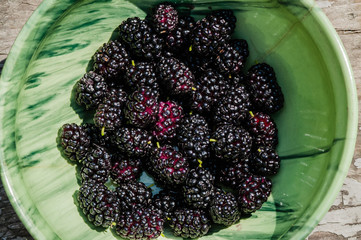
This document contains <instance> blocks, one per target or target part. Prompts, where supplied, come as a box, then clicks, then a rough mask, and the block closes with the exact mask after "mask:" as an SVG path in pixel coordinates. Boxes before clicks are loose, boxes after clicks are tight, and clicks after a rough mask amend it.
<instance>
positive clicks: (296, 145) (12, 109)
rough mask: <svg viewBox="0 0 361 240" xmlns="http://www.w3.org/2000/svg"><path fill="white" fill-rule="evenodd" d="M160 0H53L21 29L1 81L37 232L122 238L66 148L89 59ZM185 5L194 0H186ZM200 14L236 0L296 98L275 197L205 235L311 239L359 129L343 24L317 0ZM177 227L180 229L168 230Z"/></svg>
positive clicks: (10, 168)
mask: <svg viewBox="0 0 361 240" xmlns="http://www.w3.org/2000/svg"><path fill="white" fill-rule="evenodd" d="M155 2H156V1H150V0H131V1H125V0H98V1H95V0H80V1H75V0H59V1H56V0H52V1H44V2H43V3H42V4H41V5H40V7H39V8H38V9H37V10H36V12H35V13H34V14H33V16H32V17H31V18H30V20H29V21H28V22H27V23H26V25H25V27H24V29H23V30H22V32H21V33H20V35H19V37H18V39H17V40H16V42H15V44H14V46H13V49H12V51H11V53H10V54H9V57H8V59H7V61H6V65H5V67H4V70H3V74H2V76H1V81H0V96H1V97H0V99H1V100H0V116H1V121H0V124H1V127H0V129H1V130H0V143H1V152H0V158H1V170H2V180H3V183H4V186H5V188H6V190H7V193H8V195H9V198H10V201H11V202H12V204H13V206H14V208H15V210H16V212H17V214H18V215H19V216H20V218H21V219H22V221H23V222H24V224H25V226H26V227H27V229H28V230H29V231H30V233H31V234H32V235H33V236H34V237H35V238H37V239H103V240H104V239H114V238H115V235H114V234H113V233H112V231H109V230H108V231H105V232H102V231H98V230H97V229H94V228H91V227H90V226H89V225H88V224H87V223H86V222H85V221H84V218H83V217H82V215H81V214H80V211H79V209H78V208H77V206H76V204H75V203H76V200H75V199H76V197H75V196H76V191H77V189H78V188H79V185H78V182H77V178H76V167H75V166H74V165H70V164H69V163H68V162H67V161H65V160H64V158H63V157H62V156H61V155H60V153H59V150H58V149H57V144H56V137H57V132H58V129H59V127H60V126H61V125H62V124H64V123H69V122H76V123H81V122H82V118H83V117H84V116H85V114H84V112H83V110H81V109H80V108H78V107H77V106H76V104H74V100H73V98H72V96H71V91H72V88H73V85H74V83H75V82H76V81H77V80H78V79H79V78H80V77H81V76H82V75H83V74H84V73H85V71H86V68H87V65H88V62H89V59H90V58H91V56H92V55H93V53H94V52H95V51H96V50H97V48H98V47H99V46H100V45H102V43H103V42H107V41H108V40H109V38H110V37H111V35H112V32H113V30H114V29H115V28H116V27H117V26H118V25H119V24H120V23H121V21H122V20H124V19H126V18H128V17H133V16H140V17H144V16H145V10H147V9H148V8H149V6H151V5H154V3H155ZM180 2H181V6H184V8H182V9H186V6H187V5H188V6H189V4H190V3H191V2H188V0H187V1H180ZM192 4H194V6H195V8H194V10H192V14H193V15H194V16H195V17H196V18H200V17H202V16H203V15H204V14H206V13H207V12H208V11H209V8H210V7H212V8H213V9H219V8H230V9H233V10H234V11H235V13H236V15H237V19H238V23H237V29H236V34H235V35H236V37H241V38H245V39H246V40H247V41H248V43H249V46H250V52H251V56H250V58H249V61H248V67H249V66H250V65H252V64H254V63H256V62H263V61H265V62H267V63H269V64H271V65H273V66H274V68H275V71H276V73H277V76H278V80H279V84H280V85H281V87H282V89H283V92H284V94H285V107H284V109H283V110H282V111H280V112H279V113H277V114H276V115H275V116H274V118H275V120H276V122H277V124H278V126H279V139H280V144H279V147H278V151H279V154H280V156H281V158H282V167H281V171H280V173H279V174H278V175H277V176H276V177H274V178H273V184H274V187H273V191H272V195H271V196H270V198H269V200H268V202H266V203H265V204H264V206H263V208H262V209H261V210H259V211H257V212H256V213H255V214H253V216H252V217H251V218H249V219H244V220H241V221H240V223H239V224H236V225H234V226H231V227H229V228H227V229H222V230H221V229H218V228H215V229H213V230H211V232H210V234H209V235H207V236H205V237H204V239H271V238H272V239H278V238H283V239H301V238H304V237H306V236H307V235H308V234H309V233H310V232H311V231H312V229H313V228H314V227H315V225H316V224H317V223H318V221H320V219H321V218H322V217H323V215H324V214H325V213H326V212H327V210H328V209H329V207H330V206H331V204H332V202H333V200H334V198H335V197H336V195H337V193H338V191H339V190H340V187H341V185H342V182H343V180H344V178H345V176H346V174H347V170H348V167H349V165H350V161H351V158H352V155H353V151H354V145H355V139H356V132H357V97H356V90H355V89H356V88H355V83H354V80H353V78H352V73H351V67H350V64H349V61H348V59H347V56H346V52H345V50H344V48H343V47H342V43H341V41H340V39H339V38H338V36H337V34H336V32H335V31H334V29H333V28H332V26H331V25H330V23H329V22H328V20H327V19H326V17H325V16H324V14H323V13H322V12H321V10H320V9H319V8H317V7H316V6H315V3H314V2H313V1H309V0H300V1H293V0H289V1H288V0H278V1H276V0H232V1H212V2H210V1H206V0H197V1H194V2H193V3H192ZM165 237H166V238H173V239H174V237H173V236H172V234H171V233H170V232H168V231H166V232H165Z"/></svg>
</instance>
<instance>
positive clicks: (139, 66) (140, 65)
mask: <svg viewBox="0 0 361 240" xmlns="http://www.w3.org/2000/svg"><path fill="white" fill-rule="evenodd" d="M125 76H126V80H127V85H128V86H129V87H130V88H131V89H132V90H133V91H135V90H137V89H138V88H139V87H140V86H148V87H150V88H151V89H153V90H154V91H156V92H159V85H158V81H157V75H156V72H155V64H153V63H150V62H136V63H134V66H133V65H129V66H128V67H127V69H126V75H125Z"/></svg>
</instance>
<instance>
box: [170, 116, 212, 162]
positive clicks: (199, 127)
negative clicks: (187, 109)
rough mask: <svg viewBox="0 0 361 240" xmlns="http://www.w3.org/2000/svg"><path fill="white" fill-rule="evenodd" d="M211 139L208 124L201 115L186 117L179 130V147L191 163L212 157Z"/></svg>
mask: <svg viewBox="0 0 361 240" xmlns="http://www.w3.org/2000/svg"><path fill="white" fill-rule="evenodd" d="M209 139H210V130H209V128H208V123H207V122H206V120H205V118H204V117H202V116H201V115H199V114H194V115H191V116H187V117H185V118H184V119H183V121H182V122H181V124H180V126H179V128H178V130H177V140H178V147H179V149H180V150H181V151H182V152H183V153H184V155H185V156H186V157H187V159H188V160H189V161H194V160H195V162H197V160H198V159H200V160H202V159H207V158H209V157H210V144H209ZM196 164H197V165H198V163H196Z"/></svg>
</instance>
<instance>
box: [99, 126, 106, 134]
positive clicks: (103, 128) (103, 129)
mask: <svg viewBox="0 0 361 240" xmlns="http://www.w3.org/2000/svg"><path fill="white" fill-rule="evenodd" d="M100 134H101V135H102V136H104V135H105V127H102V131H101V132H100Z"/></svg>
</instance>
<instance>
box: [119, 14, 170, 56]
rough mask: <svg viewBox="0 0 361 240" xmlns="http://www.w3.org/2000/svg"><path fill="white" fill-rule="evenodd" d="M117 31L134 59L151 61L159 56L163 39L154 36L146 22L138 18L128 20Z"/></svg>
mask: <svg viewBox="0 0 361 240" xmlns="http://www.w3.org/2000/svg"><path fill="white" fill-rule="evenodd" d="M118 29H119V35H120V39H121V40H122V41H123V42H125V43H126V44H127V45H128V46H129V48H130V51H131V53H132V54H134V55H135V56H136V57H140V58H145V59H149V60H151V59H154V58H158V57H160V56H161V54H162V50H163V39H162V38H161V37H159V36H158V35H157V34H156V32H155V31H154V30H153V29H152V28H151V26H150V24H149V23H148V21H147V20H141V19H140V18H138V17H133V18H128V19H127V20H125V21H123V22H122V23H121V24H120V26H119V27H118Z"/></svg>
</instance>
